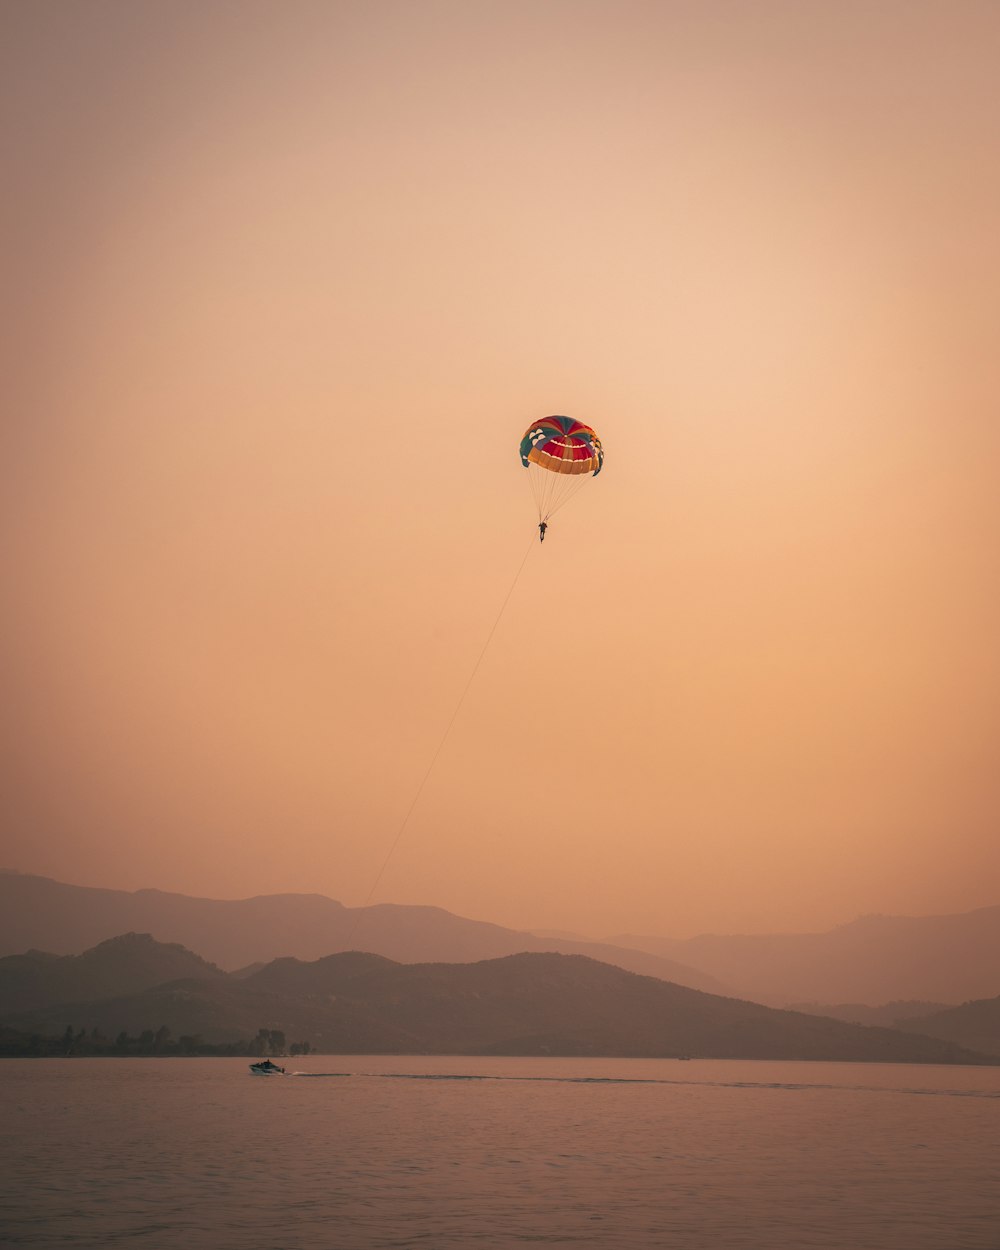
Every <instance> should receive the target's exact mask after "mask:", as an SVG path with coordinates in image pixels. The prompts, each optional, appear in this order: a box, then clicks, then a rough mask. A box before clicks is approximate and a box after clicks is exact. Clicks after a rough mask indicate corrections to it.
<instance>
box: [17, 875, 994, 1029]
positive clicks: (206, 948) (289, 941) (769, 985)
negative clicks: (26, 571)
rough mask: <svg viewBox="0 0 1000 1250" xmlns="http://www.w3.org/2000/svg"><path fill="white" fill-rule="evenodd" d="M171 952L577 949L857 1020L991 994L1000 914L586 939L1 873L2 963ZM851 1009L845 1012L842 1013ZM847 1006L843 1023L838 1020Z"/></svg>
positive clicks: (422, 953) (413, 953) (273, 899)
mask: <svg viewBox="0 0 1000 1250" xmlns="http://www.w3.org/2000/svg"><path fill="white" fill-rule="evenodd" d="M129 931H132V932H147V933H151V934H152V935H153V936H154V937H155V938H156V939H157V940H158V941H161V942H168V943H169V942H174V943H180V944H181V945H182V946H184V947H186V948H187V949H188V950H189V951H198V952H199V954H200V955H202V956H203V957H205V958H206V959H208V960H209V961H211V962H212V963H214V964H218V965H219V967H220V968H224V969H227V970H231V971H232V970H237V969H241V968H246V967H247V965H258V964H262V963H267V962H269V961H270V960H272V959H275V958H277V957H280V956H294V957H296V958H298V959H305V960H313V959H317V958H320V957H324V956H327V955H330V954H333V953H336V952H337V951H339V950H344V949H359V950H366V951H370V952H372V953H374V954H380V955H383V956H385V957H387V958H389V959H392V960H395V961H397V962H401V963H417V962H446V963H470V962H475V961H479V960H483V959H493V958H499V957H503V956H506V955H513V954H520V953H524V952H531V951H538V952H540V951H551V952H557V953H561V954H580V955H586V956H588V957H590V958H593V959H597V960H599V961H601V962H603V963H609V964H613V965H615V966H617V967H620V968H625V969H627V970H629V971H632V972H637V973H641V974H644V975H649V976H655V977H658V978H659V979H661V980H665V981H670V982H673V983H675V984H679V985H686V986H688V987H690V988H693V989H700V990H704V991H707V992H710V993H721V994H730V995H736V996H739V997H742V998H747V999H752V1000H754V1001H757V1002H764V1003H767V1004H768V1005H771V1006H780V1007H787V1006H794V1005H807V1006H806V1007H805V1009H806V1010H810V1011H820V1012H826V1013H828V1014H831V1015H837V1016H839V1017H840V1018H843V1019H850V1020H856V1021H861V1022H865V1023H891V1022H892V1021H894V1020H896V1019H897V1018H898V1017H899V1016H901V1015H903V1014H906V1012H905V1011H898V1012H893V1011H892V1009H890V1008H886V1012H885V1013H883V1014H882V1015H880V1016H875V1015H871V1016H865V1015H864V1012H863V1010H862V1011H861V1012H860V1013H859V1011H858V1009H859V1008H861V1009H863V1008H864V1007H869V1008H881V1007H882V1006H883V1005H885V1004H896V1005H902V1004H903V1003H904V1002H911V1001H912V1002H915V1003H916V1004H917V1007H916V1008H914V1011H915V1012H916V1014H920V1015H927V1014H928V1013H932V1012H933V1011H934V1009H935V1008H936V1007H945V1006H955V1005H958V1004H960V1003H963V1002H967V1001H969V1000H986V999H991V998H993V997H994V996H996V995H997V994H998V993H1000V907H988V908H981V909H979V910H977V911H973V912H968V913H964V914H960V915H952V916H926V917H892V916H870V917H865V918H863V919H860V920H857V921H854V922H852V923H850V924H846V925H842V926H839V927H838V928H836V929H833V930H831V931H830V932H828V933H806V934H764V935H732V936H723V935H706V936H702V937H696V938H691V939H686V940H678V939H671V938H663V937H655V936H654V937H650V936H637V935H632V934H623V935H619V936H617V937H615V938H613V939H608V941H606V942H588V941H584V940H582V939H578V938H573V937H572V936H570V935H564V934H559V935H545V936H542V935H540V934H539V933H525V932H519V931H517V930H513V929H505V928H503V927H501V926H499V925H493V924H489V923H486V922H483V921H477V920H467V919H464V918H462V917H459V916H455V915H452V914H451V913H449V912H446V911H443V910H442V909H440V908H436V907H412V906H395V905H389V904H382V905H379V906H375V907H370V908H367V909H363V910H362V909H353V908H347V907H344V906H342V905H341V904H340V903H338V902H336V901H335V900H333V899H329V898H325V897H324V896H322V895H319V894H306V895H302V894H284V895H281V894H279V895H262V896H259V897H257V898H251V899H241V900H217V899H202V898H192V897H189V896H187V895H182V894H169V893H164V892H162V891H159V890H138V891H136V892H134V893H129V892H126V891H121V890H101V889H93V888H89V887H82V886H74V885H66V884H63V883H60V882H56V881H52V880H49V879H48V878H44V877H37V876H29V875H22V874H18V873H10V872H7V873H4V872H0V954H5V953H10V954H21V953H23V952H25V951H27V950H29V949H31V948H36V949H43V950H49V951H54V952H56V953H58V954H75V953H79V952H81V951H84V950H86V949H88V948H89V947H92V946H94V945H95V944H96V943H98V942H101V941H103V940H104V939H106V938H110V937H113V936H116V935H118V934H121V933H125V932H129ZM847 1005H849V1006H847ZM849 1011H853V1014H848V1012H849Z"/></svg>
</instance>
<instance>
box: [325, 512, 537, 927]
mask: <svg viewBox="0 0 1000 1250" xmlns="http://www.w3.org/2000/svg"><path fill="white" fill-rule="evenodd" d="M537 542H538V536H537V535H536V534H532V536H531V541H530V542H529V543H528V546H527V548H526V549H525V552H524V555H523V557H522V558H521V563H520V564H519V565H518V566H517V572H516V573H515V574H514V580H513V581H512V582H511V584H510V586H509V587H508V588H507V593H506V594H505V595H504V598H503V603H501V604H500V611H499V612H498V613H497V614H496V618H495V619H494V621H493V624H492V625H491V626H490V632H489V633H488V634H487V635H486V641H485V642H484V643H483V647H482V650H481V651H480V652H479V656H478V658H477V660H476V662H475V664H474V665H473V666H472V672H471V673H470V674H469V679H468V681H467V682H466V683H465V686H464V688H463V690H462V693H461V694H460V695H459V696H458V702H457V703H456V704H455V710H454V711H453V712H452V714H451V719H450V720H449V721H448V724H447V725H446V726H445V729H444V733H443V734H442V735H441V740H440V742H438V744H437V748H436V750H435V752H434V754H433V755H432V756H431V762H430V763H429V764H428V765H427V771H426V772H425V773H424V775H423V777H422V778H421V780H420V785H418V786H417V790H416V793H415V794H414V796H413V801H412V802H411V803H410V806H409V807H408V808H407V809H406V815H405V816H404V817H403V820H402V823H401V824H400V826H399V828H398V829H397V830H396V836H395V837H394V838H393V840H392V844H391V845H390V847H389V850H388V851H387V852H386V856H385V859H383V860H382V866H381V867H380V868H379V870H378V872H377V873H376V874H375V880H374V881H373V882H372V885H371V889H370V890H369V891H368V895H367V897H366V898H365V901H364V902H363V903H362V904H361V907H360V908H359V909H358V914H357V917H356V918H355V921H354V924H353V926H352V928H351V931H350V933H349V934H348V935H347V945H346V946H345V948H344V949H345V950H350V949H351V943H352V942H353V941H354V937H355V934H356V933H357V931H358V926H359V925H360V924H361V921H362V918H363V917H364V914H365V909H366V908H367V907H368V905H369V903H370V902H371V901H372V897H373V896H374V894H375V891H376V890H377V889H378V884H379V882H380V881H381V880H382V877H383V875H384V873H385V870H386V869H387V868H388V867H389V861H390V860H391V859H392V857H393V855H394V854H395V851H396V847H397V846H398V845H399V840H400V838H401V837H402V836H403V833H404V831H405V829H406V826H407V825H408V824H409V823H410V817H411V816H412V815H413V812H414V810H415V808H416V806H417V803H419V801H420V796H421V795H422V794H423V792H424V787H425V786H426V785H427V782H428V780H429V779H430V775H431V773H432V772H433V771H434V765H435V764H436V763H437V762H438V757H439V756H440V754H441V752H442V751H443V750H444V744H445V743H446V742H447V741H448V735H449V734H450V733H451V731H452V727H453V726H454V724H455V721H456V720H458V714H459V712H460V711H461V710H462V705H463V703H464V702H465V698H466V695H467V694H468V693H469V691H470V690H471V688H472V683H473V682H474V681H475V679H476V674H477V673H478V672H479V666H480V665H481V664H482V662H483V659H484V657H485V655H486V652H487V650H488V649H489V645H490V643H491V642H492V641H493V635H494V634H495V633H496V632H497V626H498V625H499V624H500V618H501V617H502V616H503V614H504V612H505V611H506V608H507V604H508V603H509V602H510V597H511V595H512V594H513V593H514V587H515V586H516V585H517V583H518V581H519V580H520V577H521V572H522V571H523V569H524V566H525V565H526V564H527V563H528V556H530V555H531V550H532V548H533V547H534V546H535V545H536V544H537Z"/></svg>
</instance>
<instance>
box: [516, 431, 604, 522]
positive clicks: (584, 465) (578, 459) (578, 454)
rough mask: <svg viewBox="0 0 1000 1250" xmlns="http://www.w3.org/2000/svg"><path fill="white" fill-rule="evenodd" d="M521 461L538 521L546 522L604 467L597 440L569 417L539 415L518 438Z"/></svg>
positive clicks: (602, 455) (592, 432)
mask: <svg viewBox="0 0 1000 1250" xmlns="http://www.w3.org/2000/svg"><path fill="white" fill-rule="evenodd" d="M521 463H522V464H523V465H524V467H525V468H526V469H527V470H528V479H529V482H530V484H531V493H532V495H533V496H534V500H535V503H536V505H537V506H538V519H539V521H548V519H549V517H550V516H552V514H553V513H554V512H557V511H558V510H559V509H560V508H561V507H562V506H563V504H564V503H566V502H567V500H569V499H570V498H572V496H573V495H575V494H576V492H577V491H578V490H579V489H580V487H581V486H582V485H583V483H584V482H585V481H586V480H587V478H588V477H597V475H598V473H600V471H601V469H602V468H603V467H604V451H603V449H602V447H601V440H600V439H599V438H598V437H597V435H596V434H595V433H594V431H593V430H592V429H591V428H590V426H589V425H584V424H583V423H582V422H581V421H574V420H573V418H572V417H542V419H541V420H540V421H536V422H535V424H534V425H532V426H529V427H528V430H527V432H526V433H525V435H524V438H522V439H521Z"/></svg>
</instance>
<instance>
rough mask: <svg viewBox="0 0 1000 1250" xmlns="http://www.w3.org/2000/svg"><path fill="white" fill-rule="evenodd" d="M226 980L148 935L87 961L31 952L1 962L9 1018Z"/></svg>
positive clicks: (1, 1003)
mask: <svg viewBox="0 0 1000 1250" xmlns="http://www.w3.org/2000/svg"><path fill="white" fill-rule="evenodd" d="M224 975H225V974H224V973H223V972H221V971H220V970H219V969H218V968H216V967H215V965H214V964H210V963H208V962H207V961H206V960H204V959H201V958H200V957H199V956H198V955H194V954H192V953H191V951H189V950H185V949H184V947H183V946H179V945H177V944H176V943H174V944H170V945H167V944H164V943H162V942H155V941H154V940H153V939H152V937H151V936H150V935H149V934H148V933H125V934H122V936H120V937H115V938H109V939H108V940H107V941H105V942H101V943H100V945H99V946H95V947H94V948H93V950H89V951H86V952H84V954H82V955H49V954H46V953H45V952H44V951H35V950H32V951H28V952H27V954H25V955H7V956H6V957H5V958H2V959H0V1009H2V1010H3V1012H4V1014H5V1015H6V1014H9V1013H12V1012H21V1011H29V1010H31V1009H33V1008H40V1007H48V1006H51V1005H53V1004H55V1003H78V1002H87V1001H92V1000H94V999H101V998H109V997H111V996H112V995H120V994H130V993H135V992H136V991H139V990H144V989H148V988H149V987H151V986H154V985H162V984H163V982H164V981H175V980H178V979H180V978H182V977H196V978H198V979H200V980H218V979H219V978H220V977H223V976H224Z"/></svg>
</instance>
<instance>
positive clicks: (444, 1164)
mask: <svg viewBox="0 0 1000 1250" xmlns="http://www.w3.org/2000/svg"><path fill="white" fill-rule="evenodd" d="M285 1062H286V1066H287V1067H288V1070H289V1072H291V1071H292V1070H293V1069H298V1070H299V1071H300V1072H301V1075H296V1076H288V1077H269V1078H261V1077H251V1076H249V1075H248V1072H247V1061H246V1060H231V1059H146V1060H141V1059H137V1060H127V1059H69V1060H5V1061H3V1062H2V1063H0V1142H2V1147H3V1166H2V1169H0V1242H2V1244H3V1245H4V1246H81V1247H82V1246H94V1247H98V1246H113V1245H122V1246H136V1247H148V1248H149V1250H161V1247H162V1248H165V1250H170V1248H172V1247H177V1248H178V1250H180V1248H181V1247H183V1248H185V1250H191V1248H192V1247H195V1248H200V1247H206V1248H207V1247H222V1248H228V1247H244V1246H246V1247H274V1248H275V1250H293V1248H295V1247H310V1248H311V1247H316V1248H319V1247H344V1248H345V1250H367V1248H368V1247H390V1246H396V1247H410V1246H414V1247H419V1246H426V1247H430V1248H433V1250H437V1248H438V1247H464V1248H467V1247H475V1246H483V1247H507V1246H529V1245H542V1246H591V1247H612V1248H617V1247H622V1248H623V1250H630V1248H633V1247H634V1248H636V1250H639V1248H642V1250H645V1248H646V1247H670V1248H674V1250H723V1248H726V1247H739V1248H740V1250H751V1248H752V1250H782V1248H788V1250H806V1248H808V1247H831V1248H835V1250H887V1248H889V1247H891V1248H893V1250H966V1248H967V1250H1000V1068H958V1067H902V1066H893V1065H876V1064H817V1063H784V1062H783V1063H764V1062H722V1061H701V1060H691V1061H689V1062H683V1061H677V1060H621V1059H595V1060H584V1059H554V1058H553V1059H473V1058H465V1057H458V1058H440V1057H432V1058H428V1057H423V1056H412V1057H403V1058H400V1057H394V1058H393V1057H384V1056H376V1057H371V1056H346V1057H345V1056H336V1057H330V1056H310V1057H309V1058H306V1059H297V1060H291V1061H285Z"/></svg>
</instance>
